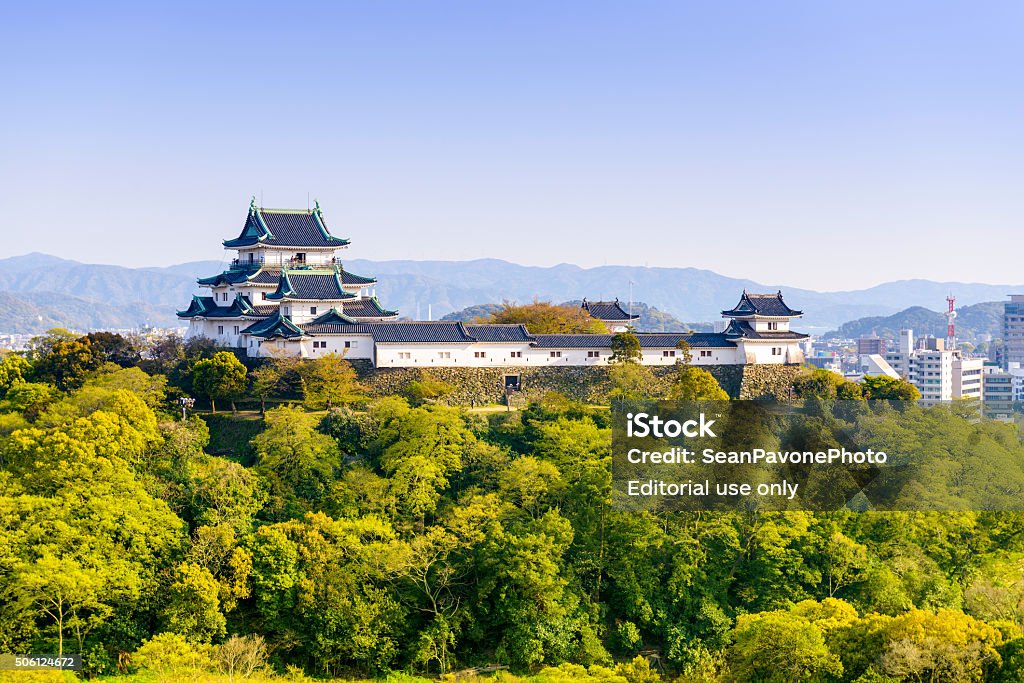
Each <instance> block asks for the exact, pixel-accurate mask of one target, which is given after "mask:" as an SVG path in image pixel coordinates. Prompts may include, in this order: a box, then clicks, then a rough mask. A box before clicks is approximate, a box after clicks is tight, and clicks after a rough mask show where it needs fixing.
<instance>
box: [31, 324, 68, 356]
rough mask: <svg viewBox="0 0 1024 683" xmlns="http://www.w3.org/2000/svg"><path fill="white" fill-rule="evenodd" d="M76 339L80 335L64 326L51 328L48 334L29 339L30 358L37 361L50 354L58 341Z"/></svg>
mask: <svg viewBox="0 0 1024 683" xmlns="http://www.w3.org/2000/svg"><path fill="white" fill-rule="evenodd" d="M75 339H78V335H76V334H75V333H74V332H70V331H68V330H66V329H64V328H63V327H53V328H50V329H49V330H47V331H46V334H43V335H39V336H38V337H32V338H31V339H29V340H28V354H27V356H28V359H29V360H30V361H32V362H33V363H35V362H36V361H38V360H40V359H42V358H45V357H46V356H48V355H49V354H50V351H52V350H53V347H54V345H55V344H57V343H58V342H65V341H74V340H75Z"/></svg>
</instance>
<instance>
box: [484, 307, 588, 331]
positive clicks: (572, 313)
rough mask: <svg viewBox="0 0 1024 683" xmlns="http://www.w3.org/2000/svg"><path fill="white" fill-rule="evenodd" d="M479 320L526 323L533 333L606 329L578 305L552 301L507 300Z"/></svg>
mask: <svg viewBox="0 0 1024 683" xmlns="http://www.w3.org/2000/svg"><path fill="white" fill-rule="evenodd" d="M480 322H483V323H496V324H505V325H507V324H516V323H518V324H522V325H526V329H528V330H529V331H530V332H532V333H533V334H603V333H605V332H606V331H607V329H606V328H605V326H604V323H602V322H601V321H600V320H596V319H594V318H593V317H592V316H591V315H590V313H588V312H587V311H585V310H584V309H583V308H581V307H579V306H556V305H555V304H552V303H551V302H549V301H534V302H533V303H530V304H521V305H517V304H512V303H509V302H507V301H506V302H505V303H503V304H502V305H501V309H500V310H498V311H496V312H495V313H492V314H491V315H490V316H489V317H486V318H482V319H481V320H480Z"/></svg>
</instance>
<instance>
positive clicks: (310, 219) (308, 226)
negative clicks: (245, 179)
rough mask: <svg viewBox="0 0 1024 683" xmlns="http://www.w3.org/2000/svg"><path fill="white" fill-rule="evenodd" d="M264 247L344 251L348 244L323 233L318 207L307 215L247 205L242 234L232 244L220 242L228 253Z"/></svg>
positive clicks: (346, 241) (231, 241)
mask: <svg viewBox="0 0 1024 683" xmlns="http://www.w3.org/2000/svg"><path fill="white" fill-rule="evenodd" d="M254 244H266V245H269V246H278V247H344V246H345V245H347V244H348V240H345V239H341V238H340V237H334V236H333V235H331V234H330V232H328V231H327V226H326V225H325V224H324V220H323V214H322V213H321V212H320V206H319V204H318V205H317V206H316V208H314V209H311V210H308V211H301V210H299V211H296V210H289V209H263V208H257V207H256V201H255V200H253V203H252V204H250V205H249V214H248V216H246V218H245V226H244V227H243V228H242V232H241V233H240V234H239V235H238V237H236V238H235V239H233V240H224V246H225V247H227V248H229V249H234V248H237V247H247V246H252V245H254Z"/></svg>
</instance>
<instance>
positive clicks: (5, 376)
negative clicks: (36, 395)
mask: <svg viewBox="0 0 1024 683" xmlns="http://www.w3.org/2000/svg"><path fill="white" fill-rule="evenodd" d="M31 370H32V366H31V365H30V364H29V362H28V361H27V360H25V359H24V358H23V357H21V356H19V355H18V354H16V353H4V354H2V355H0V398H3V397H4V396H5V395H6V394H7V392H8V391H9V390H10V388H11V387H13V386H14V385H15V384H21V383H22V382H24V381H25V378H26V376H28V374H29V373H30V372H31Z"/></svg>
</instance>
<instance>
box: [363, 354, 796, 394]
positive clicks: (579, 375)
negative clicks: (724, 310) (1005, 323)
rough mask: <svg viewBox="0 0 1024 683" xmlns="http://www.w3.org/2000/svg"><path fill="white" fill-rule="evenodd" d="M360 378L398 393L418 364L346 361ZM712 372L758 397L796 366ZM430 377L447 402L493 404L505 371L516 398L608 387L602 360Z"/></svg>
mask: <svg viewBox="0 0 1024 683" xmlns="http://www.w3.org/2000/svg"><path fill="white" fill-rule="evenodd" d="M351 363H352V365H353V367H354V368H355V369H356V372H357V373H358V374H359V381H360V382H361V383H362V384H363V385H364V386H365V387H366V389H367V391H368V393H369V394H370V395H371V396H374V397H377V396H393V395H395V394H402V393H403V392H404V391H405V390H406V387H407V386H408V385H409V382H412V381H413V380H418V379H420V377H421V372H423V370H421V369H420V368H374V367H373V365H372V364H371V363H370V362H369V361H360V360H353V361H351ZM701 367H703V368H705V369H706V370H708V371H709V372H711V374H712V375H714V376H715V379H717V380H718V383H719V384H721V385H722V388H723V389H725V391H726V392H727V393H728V394H729V396H731V397H732V398H743V399H758V398H771V397H774V398H779V399H785V398H787V397H788V396H789V387H790V384H791V383H792V381H793V378H794V377H795V376H796V374H797V373H798V372H799V371H800V366H797V365H747V366H741V365H709V366H701ZM651 370H652V372H653V373H654V376H655V381H656V383H655V385H654V386H652V387H651V394H652V395H655V396H659V395H661V396H663V395H665V394H666V393H667V390H668V386H669V383H670V381H671V375H672V374H673V373H674V372H675V367H673V366H662V367H653V368H651ZM426 372H427V374H428V376H429V377H430V378H432V379H435V380H438V381H440V382H444V383H446V384H449V385H451V386H452V387H454V391H452V392H451V393H450V394H447V395H446V396H444V397H443V398H442V399H441V402H442V403H447V404H450V405H470V404H477V405H482V404H495V403H503V402H504V400H505V391H504V387H505V376H506V375H514V374H516V375H520V376H521V378H522V380H521V381H522V387H523V391H522V392H520V393H519V394H517V396H518V401H530V400H533V399H537V398H540V397H541V396H543V395H544V394H546V393H548V392H551V391H555V392H558V393H560V394H564V395H565V396H568V397H569V398H572V399H575V400H578V401H585V402H587V403H604V402H605V401H606V400H607V399H606V396H607V394H608V391H609V389H610V388H611V387H610V384H609V380H608V368H607V366H591V367H579V366H570V367H540V368H521V367H517V368H452V367H434V368H430V369H429V370H427V371H426Z"/></svg>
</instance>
